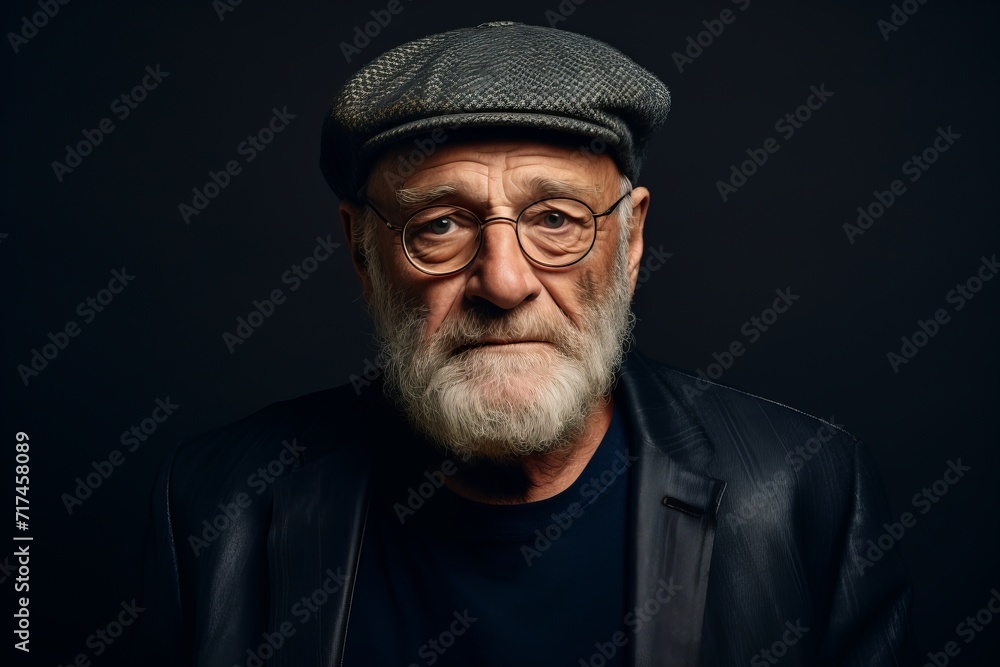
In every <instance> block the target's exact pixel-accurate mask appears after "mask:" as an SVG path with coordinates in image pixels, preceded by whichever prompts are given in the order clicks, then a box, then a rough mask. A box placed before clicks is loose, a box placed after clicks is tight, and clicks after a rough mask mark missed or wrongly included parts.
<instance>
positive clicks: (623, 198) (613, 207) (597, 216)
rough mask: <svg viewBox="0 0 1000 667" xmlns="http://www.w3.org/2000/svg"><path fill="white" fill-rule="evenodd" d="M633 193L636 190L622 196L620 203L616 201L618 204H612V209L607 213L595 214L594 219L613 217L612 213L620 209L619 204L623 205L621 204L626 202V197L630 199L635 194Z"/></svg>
mask: <svg viewBox="0 0 1000 667" xmlns="http://www.w3.org/2000/svg"><path fill="white" fill-rule="evenodd" d="M633 192H634V190H629V191H628V192H627V193H625V194H623V195H622V196H621V197H620V198H619V199H618V201H616V202H615V203H614V204H612V205H611V208H609V209H608V210H607V211H605V212H604V213H595V214H594V217H595V218H603V217H604V216H606V215H611V212H612V211H614V210H615V209H616V208H618V204H621V203H622V202H623V201H625V198H626V197H630V196H632V193H633Z"/></svg>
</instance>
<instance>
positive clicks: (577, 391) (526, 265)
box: [341, 141, 648, 460]
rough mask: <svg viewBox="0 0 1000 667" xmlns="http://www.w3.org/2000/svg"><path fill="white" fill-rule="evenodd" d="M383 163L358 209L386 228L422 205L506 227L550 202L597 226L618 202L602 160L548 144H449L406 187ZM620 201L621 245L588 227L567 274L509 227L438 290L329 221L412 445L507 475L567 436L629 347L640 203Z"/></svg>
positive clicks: (607, 222)
mask: <svg viewBox="0 0 1000 667" xmlns="http://www.w3.org/2000/svg"><path fill="white" fill-rule="evenodd" d="M393 157H394V156H393V155H392V154H390V155H388V156H386V157H385V158H383V159H382V161H381V162H380V163H379V164H377V165H376V166H375V167H374V169H373V170H372V173H371V177H370V179H369V187H368V196H369V198H370V199H371V201H372V203H373V204H374V205H375V206H376V207H377V208H378V209H379V211H380V212H381V213H382V214H383V215H385V216H386V217H388V219H389V220H390V221H391V222H392V223H393V224H394V225H396V226H402V225H403V223H404V222H405V221H406V220H407V219H408V217H409V216H410V215H411V214H412V213H413V212H414V211H415V210H417V209H419V208H422V207H425V206H427V205H429V204H435V205H437V204H454V205H458V206H462V207H464V208H467V209H469V210H471V211H473V212H474V213H476V214H477V215H479V217H480V219H486V218H492V217H494V216H503V217H509V218H511V219H513V218H516V217H517V215H518V213H519V212H520V211H521V210H522V209H523V208H524V207H525V206H526V205H528V204H530V203H532V202H534V201H537V200H539V199H542V198H545V197H547V196H552V194H554V193H553V191H552V188H553V187H559V188H562V189H563V190H564V192H562V191H560V192H558V193H556V194H558V195H560V196H571V197H575V198H577V199H579V200H581V201H583V202H585V203H586V204H587V205H589V206H590V208H591V209H593V210H594V211H596V212H603V211H605V210H607V209H608V208H609V207H610V206H611V205H612V204H613V203H614V202H615V201H616V200H617V199H618V198H619V197H620V196H621V194H622V192H621V187H620V182H621V179H620V176H619V174H618V171H617V168H616V167H615V164H614V162H613V161H612V160H611V159H610V157H608V156H606V155H592V154H588V153H583V152H580V151H579V150H574V149H572V148H568V147H564V146H561V145H557V144H547V143H538V142H509V141H477V142H466V143H451V144H449V143H446V144H444V145H442V146H440V147H438V149H437V150H436V151H435V152H434V153H432V154H431V155H430V156H428V157H427V158H426V159H425V160H424V162H423V163H422V164H420V165H419V167H417V168H416V169H415V170H414V171H413V172H412V173H410V174H409V176H408V177H406V178H405V179H401V178H400V177H399V175H398V173H397V172H394V171H393V170H394V169H395V168H397V167H398V164H399V163H398V162H395V161H394V160H393V159H392V158H393ZM400 180H402V183H400ZM390 184H391V185H390ZM442 186H447V187H442ZM546 188H548V190H547V189H546ZM398 190H402V192H401V193H398V192H397V191H398ZM430 197H435V198H434V199H430ZM632 201H633V202H634V203H635V209H634V215H633V226H634V229H633V231H632V233H631V234H628V233H627V232H625V231H624V229H623V227H622V225H621V223H620V222H619V218H618V213H617V212H616V213H613V214H612V215H610V216H607V217H604V218H600V219H599V221H598V225H597V240H596V242H595V244H594V247H593V249H592V250H591V252H590V253H589V254H588V255H587V256H586V257H584V258H583V259H582V260H581V261H579V262H578V263H576V264H574V265H572V266H569V267H564V268H559V269H552V268H544V267H540V266H538V265H535V264H533V263H532V262H531V261H530V260H529V259H528V258H527V257H525V256H524V254H523V253H522V252H521V249H520V246H519V245H518V240H517V236H516V234H515V229H514V225H513V223H505V222H499V223H496V224H491V225H489V226H488V227H486V228H484V229H483V231H482V233H483V244H482V247H481V249H480V251H479V254H478V256H477V257H476V258H475V260H474V261H473V262H472V264H471V265H470V266H469V267H468V268H466V269H465V270H464V271H461V272H459V273H457V274H453V275H449V276H430V275H427V274H425V273H423V272H421V271H419V270H418V269H416V268H415V267H414V266H413V265H411V264H410V263H409V261H408V260H407V259H406V257H405V255H404V252H403V249H402V246H401V237H400V234H399V233H397V232H393V231H391V230H388V229H386V228H385V226H384V225H381V224H380V223H379V221H378V220H377V219H371V216H368V215H364V214H363V212H362V210H361V209H360V208H359V207H354V206H352V205H351V204H348V203H345V204H343V205H342V206H341V211H342V215H343V217H344V222H345V230H346V231H347V232H348V238H349V239H352V243H354V237H352V234H351V227H352V226H353V227H354V233H355V234H357V235H359V236H360V241H358V245H359V246H360V250H361V252H362V253H363V255H364V256H365V257H366V258H367V262H366V263H365V264H363V265H360V264H359V265H358V267H357V268H358V273H359V277H360V278H361V281H362V285H363V286H364V289H365V295H366V298H367V299H368V302H369V309H370V311H371V313H372V317H373V319H374V321H375V325H376V329H377V333H378V335H379V338H380V340H381V342H382V345H383V353H384V354H383V357H384V358H385V359H386V366H385V375H386V385H387V387H388V389H389V390H390V393H391V394H392V395H393V397H394V398H395V400H396V401H397V402H398V403H399V404H400V407H401V408H402V409H403V410H404V412H405V413H406V414H407V416H408V418H409V419H410V421H411V422H412V424H413V425H414V426H415V427H416V428H417V429H418V430H420V431H421V432H423V433H424V434H425V435H426V436H428V437H429V438H430V439H431V440H432V441H434V442H436V443H438V444H439V445H442V446H444V447H445V448H446V449H448V450H449V451H450V452H451V453H452V454H455V455H457V456H459V457H461V458H465V459H484V458H485V459H492V460H511V459H514V458H517V457H519V456H523V455H526V454H532V453H544V452H549V451H554V450H557V449H560V448H562V447H565V446H566V445H568V444H569V443H571V442H572V441H573V440H574V439H575V438H576V437H577V436H579V434H580V433H581V432H582V430H583V427H584V422H585V420H586V418H587V417H588V416H589V415H590V414H591V413H592V412H593V411H594V410H595V408H596V407H597V406H598V402H599V401H600V399H601V398H602V397H603V396H604V395H606V394H607V392H608V391H609V390H610V387H611V384H612V382H613V379H614V372H615V370H616V368H617V366H618V364H619V363H620V361H621V357H622V354H623V345H624V344H625V343H626V342H627V340H628V339H629V334H630V329H631V324H632V321H633V318H632V316H631V312H630V309H629V302H630V300H631V295H632V292H633V290H634V286H635V279H636V276H637V272H638V263H639V259H640V257H641V254H642V240H641V231H642V222H643V218H644V215H645V210H646V204H647V203H648V192H647V191H646V190H645V189H644V188H637V189H636V190H635V191H634V193H633V196H632ZM627 203H628V202H626V204H627ZM619 206H621V205H619ZM626 210H627V209H626ZM359 218H369V219H359ZM362 225H370V227H369V228H368V233H364V232H363V230H362V229H359V227H360V226H362Z"/></svg>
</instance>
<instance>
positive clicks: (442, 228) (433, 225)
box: [420, 218, 455, 236]
mask: <svg viewBox="0 0 1000 667" xmlns="http://www.w3.org/2000/svg"><path fill="white" fill-rule="evenodd" d="M454 225H455V222H454V221H453V220H452V219H451V218H438V219H436V220H431V221H430V222H428V223H425V224H423V225H421V226H420V232H421V233H430V234H434V235H436V236H443V235H444V234H447V233H448V232H449V231H451V229H452V228H453V227H454Z"/></svg>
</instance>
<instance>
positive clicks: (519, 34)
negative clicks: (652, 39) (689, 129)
mask: <svg viewBox="0 0 1000 667" xmlns="http://www.w3.org/2000/svg"><path fill="white" fill-rule="evenodd" d="M669 110H670V93H669V91H668V90H667V87H666V86H665V85H664V84H663V83H662V82H661V81H660V80H659V79H657V78H656V76H654V75H653V74H651V73H650V72H648V71H646V70H645V69H643V68H642V67H640V66H639V65H638V64H636V63H635V62H634V61H633V60H631V59H630V58H629V57H628V56H626V55H625V54H623V53H621V52H620V51H618V50H617V49H615V48H613V47H611V46H609V45H607V44H605V43H604V42H602V41H599V40H596V39H593V38H591V37H587V36H584V35H580V34H576V33H572V32H567V31H565V30H558V29H555V28H546V27H542V26H534V25H526V24H523V23H515V22H513V21H494V22H490V23H483V24H481V25H479V26H476V27H475V28H461V29H458V30H450V31H448V32H443V33H440V34H436V35H430V36H428V37H424V38H422V39H417V40H414V41H412V42H408V43H406V44H403V45H401V46H397V47H396V48H394V49H391V50H390V51H387V52H386V53H384V54H382V55H381V56H379V57H377V58H376V59H375V60H373V61H371V62H370V63H368V64H367V65H365V66H364V67H362V68H361V70H360V71H358V72H357V73H356V74H355V75H354V76H353V77H351V78H350V79H349V80H348V81H347V83H345V84H344V86H343V88H341V90H340V92H339V93H338V95H337V98H336V100H335V101H334V103H333V105H332V106H331V107H330V111H329V113H328V114H327V117H326V120H325V122H324V124H323V137H322V144H321V147H320V167H321V169H322V170H323V175H324V176H325V177H326V180H327V182H328V183H329V184H330V187H331V188H332V189H333V191H334V192H335V193H336V194H337V196H338V197H340V198H341V199H354V198H355V195H356V193H357V192H358V191H359V190H360V189H361V188H362V187H363V186H364V183H365V180H366V179H367V175H368V171H369V169H370V168H371V166H372V165H373V164H374V162H375V160H376V159H377V158H378V156H379V155H380V154H381V153H382V152H383V151H385V150H386V149H388V148H390V147H392V146H393V145H396V144H398V143H399V142H401V141H404V140H407V139H413V138H415V137H417V136H420V135H426V134H429V133H431V132H435V133H436V136H438V137H440V136H441V135H442V134H444V135H446V136H450V131H451V130H458V129H460V128H462V129H465V128H480V130H481V131H485V130H486V129H487V128H523V129H526V130H534V131H539V130H541V131H545V132H556V133H560V134H563V135H576V136H577V137H583V138H586V139H587V141H586V143H587V144H589V145H590V148H591V150H593V151H594V152H601V151H605V150H606V151H607V152H608V153H609V154H610V155H611V157H613V158H614V159H615V161H616V162H617V163H618V167H619V168H620V169H621V171H622V173H624V174H625V175H626V176H628V177H629V179H630V180H631V181H632V182H633V183H634V182H635V180H636V178H637V177H638V175H639V169H640V167H641V165H642V160H643V154H644V150H645V146H646V143H647V141H648V140H649V138H650V136H651V135H652V134H653V132H654V131H655V130H656V129H657V128H659V127H660V126H661V125H662V124H663V122H664V120H666V116H667V113H668V112H669ZM438 128H441V129H440V130H439V129H438ZM582 144H583V142H581V145H582Z"/></svg>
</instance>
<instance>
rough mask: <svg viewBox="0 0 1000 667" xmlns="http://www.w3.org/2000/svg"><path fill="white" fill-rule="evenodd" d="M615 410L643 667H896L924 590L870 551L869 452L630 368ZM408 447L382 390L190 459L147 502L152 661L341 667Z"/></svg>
mask: <svg viewBox="0 0 1000 667" xmlns="http://www.w3.org/2000/svg"><path fill="white" fill-rule="evenodd" d="M359 393H360V396H359V395H358V394H359ZM615 397H616V401H617V402H619V405H620V406H621V407H623V408H624V414H625V415H627V420H626V428H627V429H628V432H629V434H630V441H629V447H630V453H632V454H635V455H636V456H638V461H637V462H636V463H634V464H633V466H632V469H631V471H630V474H631V475H632V483H631V485H630V489H631V491H630V493H631V499H630V503H631V506H630V513H631V514H630V519H629V527H628V535H629V545H628V546H629V553H630V561H631V565H632V569H631V571H630V573H629V575H628V576H629V582H630V583H629V587H628V591H629V594H630V597H631V600H630V602H629V605H628V607H629V608H633V607H634V608H635V610H636V611H637V614H638V615H637V616H636V617H634V618H633V621H634V624H633V626H632V627H633V632H632V634H631V635H629V636H628V643H627V644H626V647H625V650H626V651H627V656H628V660H629V664H634V665H641V666H654V665H655V666H663V667H668V666H669V667H675V666H681V665H713V666H714V665H719V666H728V665H741V664H742V665H745V664H747V663H750V664H751V665H752V666H756V665H770V664H774V663H775V662H777V661H778V660H780V664H782V665H784V666H788V665H799V664H801V665H856V666H857V667H862V666H864V667H872V666H876V665H878V666H881V665H896V664H900V662H901V660H902V646H903V642H904V639H905V634H906V629H907V625H908V613H909V603H910V591H909V586H908V583H907V579H906V576H905V573H904V571H903V568H902V566H901V563H900V556H899V553H898V549H897V550H894V549H892V548H890V549H889V550H888V551H885V552H883V553H882V555H881V556H879V557H878V558H877V560H875V559H874V557H875V556H878V552H871V553H868V552H869V548H870V546H869V540H872V541H873V542H874V543H876V544H877V543H878V538H879V536H880V535H881V533H882V532H883V530H885V529H884V527H883V524H884V523H886V522H889V517H888V511H887V504H886V502H885V498H884V493H883V491H882V489H881V485H880V482H879V480H878V478H877V474H876V471H875V468H874V466H873V463H872V461H871V459H870V458H869V456H868V454H867V452H866V450H865V448H864V446H863V445H862V444H861V443H860V442H859V441H857V440H856V439H855V438H853V437H852V436H851V435H849V434H848V433H846V432H844V431H842V430H841V429H839V428H837V427H835V426H832V425H830V424H828V423H826V422H824V421H822V420H819V419H816V418H815V417H810V416H809V415H806V414H803V413H801V412H798V411H796V410H793V409H791V408H788V407H785V406H783V405H779V404H777V403H773V402H771V401H767V400H764V399H761V398H758V397H756V396H752V395H750V394H746V393H743V392H740V391H736V390H733V389H729V388H725V387H722V386H719V385H714V384H711V383H708V382H706V381H704V380H700V379H698V378H695V377H693V376H691V375H687V374H684V373H681V372H679V371H676V370H674V369H672V368H670V367H668V366H665V365H663V364H661V363H658V362H656V361H653V360H651V359H649V358H647V357H645V356H643V355H642V354H640V353H638V352H637V351H633V352H631V353H630V354H629V356H628V358H627V360H626V362H625V364H624V365H623V367H622V370H621V372H620V374H619V380H618V383H617V385H616V387H615ZM406 437H408V436H407V429H406V426H405V424H404V422H403V421H402V419H401V418H400V417H399V415H398V414H397V413H396V411H395V410H394V409H393V408H392V407H391V406H390V405H389V404H388V403H387V402H386V400H385V399H384V397H383V396H382V392H381V389H380V386H379V385H378V383H376V384H373V385H372V386H370V387H367V388H363V389H361V390H360V392H359V391H357V390H356V389H355V387H354V386H352V385H345V386H342V387H339V388H336V389H331V390H327V391H322V392H318V393H315V394H310V395H308V396H304V397H301V398H297V399H294V400H290V401H285V402H283V403H278V404H275V405H272V406H270V407H268V408H265V409H263V410H261V411H260V412H258V413H256V414H254V415H252V416H250V417H248V418H246V419H243V420H242V421H239V422H237V423H235V424H232V425H230V426H226V427H224V428H221V429H218V430H216V431H213V432H211V433H208V434H207V435H204V436H201V437H199V438H197V439H194V440H191V441H189V442H186V443H184V444H182V445H181V446H179V447H178V448H177V449H176V450H175V451H174V452H173V453H172V454H171V456H170V458H169V459H168V461H167V462H166V464H165V465H164V468H163V471H162V473H161V475H160V477H159V479H158V481H157V484H156V487H155V490H154V496H153V503H152V519H151V528H150V533H149V539H148V541H147V542H148V547H147V554H146V562H145V567H144V592H143V603H142V605H143V606H144V607H145V609H146V611H145V612H144V613H143V615H142V617H141V621H142V631H141V632H142V636H143V638H142V640H141V641H140V642H138V646H139V647H140V648H141V650H142V652H143V653H144V655H143V656H142V657H141V658H140V659H141V660H143V661H144V663H143V664H167V665H198V666H203V665H204V666H211V667H215V666H220V667H223V666H224V667H230V666H232V665H245V666H247V667H255V666H257V665H260V664H262V663H263V664H274V665H289V666H294V667H301V666H303V665H309V666H314V665H315V666H323V667H326V666H338V667H339V665H340V664H341V662H340V661H341V659H342V652H343V648H344V645H345V637H346V634H347V632H348V628H349V623H348V621H349V616H350V608H351V598H352V595H353V584H354V580H355V578H354V573H355V571H356V567H357V564H358V560H359V547H360V545H361V540H362V536H363V533H364V525H365V519H366V511H367V501H368V492H369V488H370V485H371V481H372V479H373V476H374V475H378V474H379V471H380V469H384V466H385V465H386V464H387V463H388V462H387V461H384V460H378V457H377V455H373V448H372V447H371V446H369V445H370V443H372V442H375V441H379V442H384V441H385V439H387V438H400V439H401V438H406ZM883 543H885V542H884V541H883ZM303 598H305V599H303ZM657 598H659V599H657ZM548 604H553V603H552V602H548ZM555 604H557V603H555ZM637 618H641V619H642V623H638V622H635V619H637ZM611 630H613V629H611V628H609V634H610V631H611ZM515 641H516V639H515ZM568 658H569V657H568ZM523 664H524V665H532V664H534V663H532V661H531V656H530V655H525V658H524V662H523ZM348 667H351V666H348Z"/></svg>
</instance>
